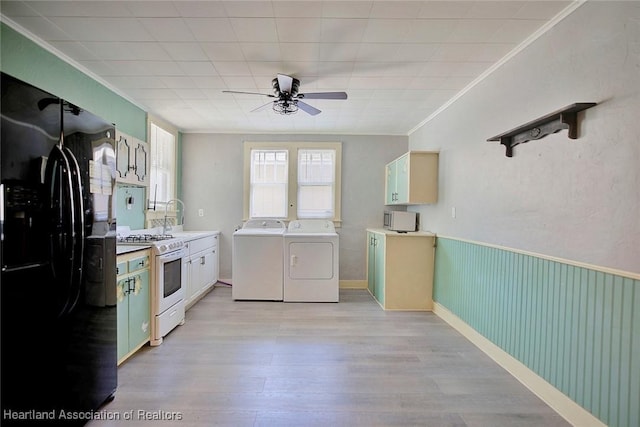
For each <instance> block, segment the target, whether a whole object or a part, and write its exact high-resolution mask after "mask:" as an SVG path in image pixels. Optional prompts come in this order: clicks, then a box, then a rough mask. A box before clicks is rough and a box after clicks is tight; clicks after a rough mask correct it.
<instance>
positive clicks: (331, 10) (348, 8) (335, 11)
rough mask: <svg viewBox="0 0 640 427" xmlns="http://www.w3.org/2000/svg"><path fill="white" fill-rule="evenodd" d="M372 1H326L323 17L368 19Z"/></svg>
mask: <svg viewBox="0 0 640 427" xmlns="http://www.w3.org/2000/svg"><path fill="white" fill-rule="evenodd" d="M372 7H373V2H371V1H324V2H322V16H323V17H326V18H368V17H369V14H370V13H371V8H372Z"/></svg>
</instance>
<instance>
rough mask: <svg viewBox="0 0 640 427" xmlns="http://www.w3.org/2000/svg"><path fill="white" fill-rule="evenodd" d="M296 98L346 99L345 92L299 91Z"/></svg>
mask: <svg viewBox="0 0 640 427" xmlns="http://www.w3.org/2000/svg"><path fill="white" fill-rule="evenodd" d="M298 98H306V99H347V94H346V92H316V93H299V94H298Z"/></svg>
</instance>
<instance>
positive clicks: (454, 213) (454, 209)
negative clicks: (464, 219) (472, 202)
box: [451, 206, 456, 218]
mask: <svg viewBox="0 0 640 427" xmlns="http://www.w3.org/2000/svg"><path fill="white" fill-rule="evenodd" d="M455 217H456V208H455V206H454V207H452V208H451V218H455Z"/></svg>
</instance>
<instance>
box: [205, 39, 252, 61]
mask: <svg viewBox="0 0 640 427" xmlns="http://www.w3.org/2000/svg"><path fill="white" fill-rule="evenodd" d="M200 46H201V47H202V50H203V51H204V53H205V54H206V55H207V57H208V58H209V59H211V60H212V61H243V60H244V59H245V57H244V54H243V53H242V50H241V45H240V43H235V42H228V43H202V44H201V45H200Z"/></svg>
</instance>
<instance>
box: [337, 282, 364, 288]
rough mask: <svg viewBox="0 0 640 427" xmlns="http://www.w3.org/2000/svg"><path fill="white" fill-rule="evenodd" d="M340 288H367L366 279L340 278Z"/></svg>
mask: <svg viewBox="0 0 640 427" xmlns="http://www.w3.org/2000/svg"><path fill="white" fill-rule="evenodd" d="M340 289H367V281H366V280H340Z"/></svg>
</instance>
